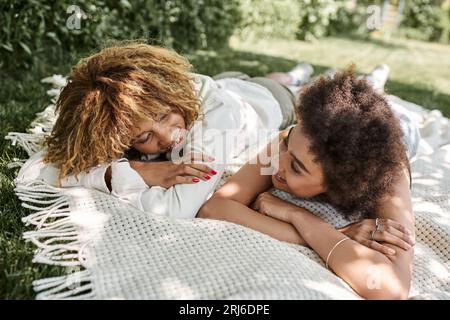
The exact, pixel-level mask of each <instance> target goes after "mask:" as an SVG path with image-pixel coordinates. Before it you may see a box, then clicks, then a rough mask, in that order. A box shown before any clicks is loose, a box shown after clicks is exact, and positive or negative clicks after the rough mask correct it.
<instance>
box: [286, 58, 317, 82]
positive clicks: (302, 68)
mask: <svg viewBox="0 0 450 320" xmlns="http://www.w3.org/2000/svg"><path fill="white" fill-rule="evenodd" d="M313 73H314V68H313V67H312V65H310V64H309V63H306V62H300V63H299V64H297V65H296V66H295V67H294V68H293V69H292V70H291V71H289V72H288V74H289V75H290V76H291V77H292V83H291V85H292V86H301V85H302V84H305V83H307V82H308V81H309V79H310V77H311V75H312V74H313Z"/></svg>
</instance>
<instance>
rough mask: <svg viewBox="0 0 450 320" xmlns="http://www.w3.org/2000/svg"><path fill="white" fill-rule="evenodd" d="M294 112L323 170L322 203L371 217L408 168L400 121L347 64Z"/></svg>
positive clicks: (310, 90) (306, 93) (312, 89)
mask: <svg viewBox="0 0 450 320" xmlns="http://www.w3.org/2000/svg"><path fill="white" fill-rule="evenodd" d="M296 112H297V119H299V121H300V123H301V127H302V131H303V133H304V134H305V135H306V136H307V137H308V138H309V140H310V142H311V147H310V152H311V153H312V154H313V155H314V156H315V161H316V162H318V163H319V164H321V166H322V167H323V170H324V180H325V181H324V182H325V186H326V190H327V191H326V193H325V194H324V197H325V199H327V200H328V201H329V202H330V203H332V204H333V205H335V206H336V207H337V208H339V209H340V210H342V211H343V212H344V214H346V215H354V214H357V213H359V214H361V215H363V216H366V217H367V216H371V215H372V214H373V210H374V209H375V208H376V206H377V204H378V203H379V201H380V200H381V199H382V198H383V197H384V196H386V195H389V194H391V193H392V189H393V183H394V182H395V180H396V179H397V178H398V177H399V176H400V174H401V172H402V169H403V168H404V166H405V165H406V167H407V168H408V169H409V161H408V158H407V154H406V147H405V145H404V144H403V141H402V137H403V132H402V130H401V127H400V123H399V120H398V118H396V116H395V115H394V113H393V112H392V110H391V108H390V107H389V105H388V102H387V101H386V99H385V98H384V96H383V95H381V94H379V93H377V92H376V91H375V90H374V89H373V87H372V86H371V85H370V84H369V83H368V82H367V81H366V80H359V79H357V78H356V76H355V73H354V66H351V67H349V68H348V69H346V70H345V71H343V72H339V73H337V74H336V75H335V76H334V77H329V78H326V77H321V78H319V79H318V80H316V81H315V82H314V83H312V84H311V85H309V86H307V87H305V88H303V89H302V91H301V93H300V97H299V103H298V105H297V108H296Z"/></svg>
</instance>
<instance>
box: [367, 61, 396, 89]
mask: <svg viewBox="0 0 450 320" xmlns="http://www.w3.org/2000/svg"><path fill="white" fill-rule="evenodd" d="M389 73H390V69H389V67H388V66H387V65H386V64H380V65H378V66H376V67H375V69H373V71H372V72H371V73H369V74H368V75H367V76H366V77H365V79H366V80H367V81H368V82H369V83H371V84H372V86H373V87H374V88H375V89H376V90H378V91H380V92H384V85H385V84H386V82H387V79H388V78H389Z"/></svg>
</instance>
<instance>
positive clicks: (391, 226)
mask: <svg viewBox="0 0 450 320" xmlns="http://www.w3.org/2000/svg"><path fill="white" fill-rule="evenodd" d="M252 207H253V209H254V210H256V211H259V212H260V213H262V214H265V215H267V216H270V217H272V218H275V219H278V220H282V221H285V222H289V223H290V222H291V221H292V215H293V214H294V213H295V209H297V210H298V207H297V206H295V205H293V204H291V203H288V202H286V201H284V200H281V199H279V198H277V197H275V196H273V195H272V194H270V193H268V192H264V193H261V194H260V195H259V196H258V197H257V198H256V200H255V202H254V203H253V206H252ZM376 221H377V220H376V219H364V220H362V221H359V222H356V223H353V224H350V225H348V226H346V227H344V228H341V229H338V230H339V231H340V232H342V233H343V234H345V235H346V236H348V237H349V238H351V239H353V240H355V241H356V242H359V243H360V244H362V245H364V246H366V247H369V248H371V249H373V250H376V251H379V252H381V253H383V254H385V255H394V254H395V250H394V249H392V248H389V247H388V246H385V245H383V244H381V243H379V242H384V243H386V244H391V245H394V246H397V247H399V248H401V249H403V250H409V249H410V248H411V247H412V246H414V244H415V242H414V239H413V237H412V234H411V232H410V231H409V230H408V229H406V228H405V227H404V226H403V225H401V224H400V223H398V222H396V221H394V220H391V219H381V218H379V219H378V230H377V231H376V232H375V233H374V239H373V240H372V233H373V231H375V230H376V228H377V227H376Z"/></svg>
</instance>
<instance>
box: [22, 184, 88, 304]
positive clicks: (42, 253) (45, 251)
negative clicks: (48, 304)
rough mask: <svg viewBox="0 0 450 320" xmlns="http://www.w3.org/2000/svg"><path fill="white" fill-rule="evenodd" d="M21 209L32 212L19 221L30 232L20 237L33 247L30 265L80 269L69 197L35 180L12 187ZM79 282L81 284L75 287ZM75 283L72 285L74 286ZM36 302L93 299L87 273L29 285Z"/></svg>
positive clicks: (80, 247)
mask: <svg viewBox="0 0 450 320" xmlns="http://www.w3.org/2000/svg"><path fill="white" fill-rule="evenodd" d="M15 192H16V194H17V196H18V198H19V199H20V200H21V201H22V206H23V207H25V208H28V209H31V210H33V211H35V212H34V213H32V214H30V215H28V216H26V217H24V218H22V222H23V223H25V225H31V226H33V227H34V228H35V230H34V231H26V232H25V233H24V234H23V238H24V239H25V240H27V241H31V242H32V243H33V244H34V245H35V246H36V247H37V249H36V251H35V255H34V259H33V262H34V263H44V264H49V265H58V266H64V267H79V268H81V267H83V260H84V258H83V247H84V246H85V245H86V244H87V243H86V242H85V243H83V242H81V241H80V239H79V237H78V232H79V230H78V229H77V228H76V226H75V225H74V224H73V221H72V219H71V214H70V213H71V211H70V206H69V196H68V195H66V194H65V193H64V189H59V188H54V187H52V186H49V185H48V184H45V183H43V182H39V181H35V182H31V183H28V184H24V185H19V186H18V187H16V189H15ZM80 283H82V285H79V284H80ZM74 284H76V285H74ZM33 288H34V290H35V291H36V292H37V295H36V299H63V298H64V299H68V298H71V297H76V298H77V299H88V298H92V297H94V294H93V292H92V284H91V281H90V271H88V270H79V271H74V272H71V273H68V274H67V275H64V276H60V277H53V278H47V279H40V280H36V281H34V282H33Z"/></svg>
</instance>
